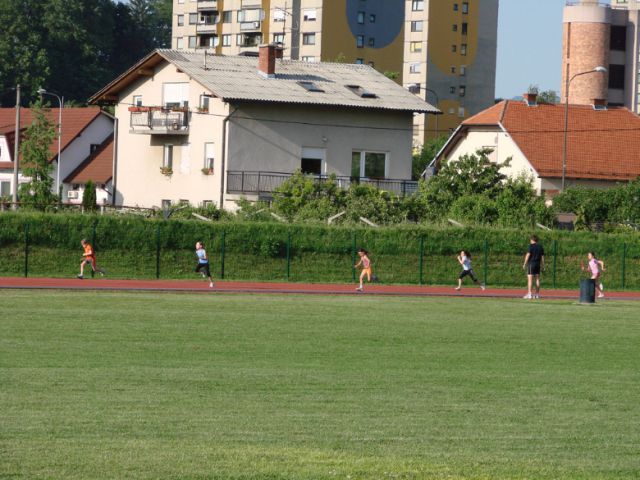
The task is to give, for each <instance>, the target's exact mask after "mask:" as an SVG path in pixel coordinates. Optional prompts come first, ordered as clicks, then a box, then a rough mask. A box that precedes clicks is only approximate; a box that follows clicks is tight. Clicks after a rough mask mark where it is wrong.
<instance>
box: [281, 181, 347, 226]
mask: <svg viewBox="0 0 640 480" xmlns="http://www.w3.org/2000/svg"><path fill="white" fill-rule="evenodd" d="M345 197H346V193H345V191H344V190H343V189H341V188H340V187H339V186H338V182H337V181H336V178H335V175H330V176H329V178H327V179H326V180H323V181H318V180H317V179H315V178H314V177H312V176H309V175H305V174H303V173H302V172H301V171H300V170H298V171H297V172H295V173H294V174H293V175H292V176H291V177H289V178H288V179H287V180H286V181H285V182H284V183H283V184H282V185H281V186H280V187H278V188H277V189H276V191H275V192H274V200H273V210H274V211H275V213H278V214H280V215H283V216H284V217H286V218H287V219H288V220H297V219H302V220H310V219H314V220H326V219H327V218H328V217H330V216H331V215H334V214H336V213H338V212H339V211H340V210H341V209H344V206H345Z"/></svg>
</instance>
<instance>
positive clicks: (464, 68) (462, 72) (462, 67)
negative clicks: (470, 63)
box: [460, 65, 467, 77]
mask: <svg viewBox="0 0 640 480" xmlns="http://www.w3.org/2000/svg"><path fill="white" fill-rule="evenodd" d="M466 74H467V66H466V65H460V76H461V77H464V76H465V75H466Z"/></svg>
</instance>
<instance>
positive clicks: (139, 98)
mask: <svg viewBox="0 0 640 480" xmlns="http://www.w3.org/2000/svg"><path fill="white" fill-rule="evenodd" d="M131 105H133V106H134V107H141V106H142V95H134V96H133V99H132V100H131Z"/></svg>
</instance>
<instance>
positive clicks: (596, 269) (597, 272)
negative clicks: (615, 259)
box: [582, 252, 605, 298]
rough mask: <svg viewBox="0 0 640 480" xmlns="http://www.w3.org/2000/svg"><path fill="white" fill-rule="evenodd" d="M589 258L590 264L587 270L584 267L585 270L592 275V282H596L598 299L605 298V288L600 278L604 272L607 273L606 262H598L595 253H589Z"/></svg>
mask: <svg viewBox="0 0 640 480" xmlns="http://www.w3.org/2000/svg"><path fill="white" fill-rule="evenodd" d="M587 258H588V259H589V263H588V264H587V267H586V268H585V267H584V266H582V269H583V270H587V271H589V272H590V273H591V280H593V281H594V283H595V285H596V292H598V298H604V292H603V290H604V286H603V285H602V281H601V279H600V277H601V276H602V272H604V271H605V268H604V262H603V261H602V260H598V259H597V258H596V254H595V253H593V252H589V253H587Z"/></svg>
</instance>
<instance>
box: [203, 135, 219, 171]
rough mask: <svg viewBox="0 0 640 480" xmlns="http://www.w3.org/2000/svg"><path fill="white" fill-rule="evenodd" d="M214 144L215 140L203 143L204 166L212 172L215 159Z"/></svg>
mask: <svg viewBox="0 0 640 480" xmlns="http://www.w3.org/2000/svg"><path fill="white" fill-rule="evenodd" d="M215 148H216V144H215V142H205V143H204V155H203V157H204V166H203V168H206V169H207V170H209V171H210V172H213V168H214V165H215V160H216V150H215Z"/></svg>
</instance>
